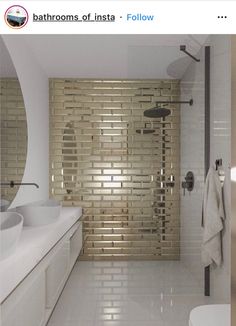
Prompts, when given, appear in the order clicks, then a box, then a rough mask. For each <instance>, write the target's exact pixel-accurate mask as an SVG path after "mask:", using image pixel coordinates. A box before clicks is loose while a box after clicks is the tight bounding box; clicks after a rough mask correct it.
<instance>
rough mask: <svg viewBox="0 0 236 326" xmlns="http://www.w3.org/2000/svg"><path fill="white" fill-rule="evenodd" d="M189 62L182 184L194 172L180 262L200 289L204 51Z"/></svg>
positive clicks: (185, 202) (183, 211) (183, 210)
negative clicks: (196, 280) (190, 172)
mask: <svg viewBox="0 0 236 326" xmlns="http://www.w3.org/2000/svg"><path fill="white" fill-rule="evenodd" d="M197 57H198V58H200V62H195V61H192V63H191V64H190V66H189V67H188V69H187V71H186V72H185V74H184V76H183V78H182V80H181V97H182V100H189V99H190V98H192V99H193V106H192V107H189V106H186V105H182V106H181V127H180V130H181V134H180V137H181V142H180V143H181V164H180V171H181V173H180V175H181V181H184V178H185V176H186V173H187V172H188V171H192V172H193V173H194V179H195V184H194V189H193V191H192V192H191V193H190V194H189V193H188V192H187V191H186V194H185V196H184V195H183V190H182V188H181V190H180V191H181V206H180V216H181V260H182V261H183V262H184V264H185V265H186V267H187V268H189V270H190V271H191V273H192V274H193V276H194V277H195V278H196V279H198V280H199V283H200V285H201V286H202V288H203V267H202V264H201V241H202V229H201V218H202V197H203V187H204V94H205V93H204V49H202V50H201V51H200V52H199V53H198V54H197Z"/></svg>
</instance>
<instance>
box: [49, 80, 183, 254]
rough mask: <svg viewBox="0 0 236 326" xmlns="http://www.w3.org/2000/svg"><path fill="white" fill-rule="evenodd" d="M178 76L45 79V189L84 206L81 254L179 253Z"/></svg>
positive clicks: (69, 201) (67, 201)
mask: <svg viewBox="0 0 236 326" xmlns="http://www.w3.org/2000/svg"><path fill="white" fill-rule="evenodd" d="M179 100H180V84H179V80H80V79H51V81H50V123H51V125H50V126H51V127H50V130H51V138H50V146H51V147H50V153H51V194H52V195H53V196H54V197H56V198H57V199H59V200H61V201H62V202H63V204H64V205H66V206H82V207H83V209H84V212H83V236H84V246H83V252H82V254H81V257H80V258H81V259H85V260H90V259H94V260H96V259H108V260H110V259H147V260H150V259H151V260H166V259H167V260H169V259H170V260H176V259H179V255H180V216H179V168H180V167H179V160H180V158H179V143H180V130H179V125H180V108H179V104H170V105H168V108H169V109H170V111H171V113H170V115H169V116H166V117H163V118H160V117H159V118H148V117H145V116H144V111H145V110H147V109H149V108H152V107H153V106H154V105H155V102H157V101H179Z"/></svg>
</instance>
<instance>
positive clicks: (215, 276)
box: [181, 35, 231, 302]
mask: <svg viewBox="0 0 236 326" xmlns="http://www.w3.org/2000/svg"><path fill="white" fill-rule="evenodd" d="M206 45H210V47H211V87H210V88H211V93H210V100H211V130H210V137H211V144H210V160H211V164H213V165H214V163H215V160H216V159H218V158H222V159H223V168H224V171H225V173H226V179H225V184H224V189H223V191H224V197H225V211H226V223H225V230H224V232H223V257H224V262H223V265H222V267H220V268H214V267H212V268H211V289H210V290H211V297H212V299H213V301H217V302H229V301H230V214H229V212H230V182H229V177H230V175H229V172H230V171H229V165H230V123H231V70H230V69H231V68H230V62H231V61H230V37H229V36H224V35H216V36H211V37H209V39H208V40H207V43H206ZM181 86H182V87H181V91H182V98H183V99H186V97H187V98H188V97H190V96H191V95H192V97H193V99H194V106H193V108H192V109H190V110H189V109H188V108H186V107H182V108H181V177H182V179H183V178H184V175H185V173H186V172H187V170H192V171H193V172H194V174H195V177H196V185H195V188H194V190H193V192H192V193H191V196H188V195H186V196H185V197H184V196H183V195H182V196H181V259H182V261H183V262H184V263H185V264H186V266H187V267H188V268H189V269H190V270H191V272H192V274H193V275H194V277H195V278H198V279H199V281H200V282H201V284H203V266H202V264H201V256H200V253H201V240H202V230H201V227H200V224H201V214H202V211H201V210H202V194H203V180H204V48H203V49H202V53H201V62H200V63H195V62H192V63H191V65H190V66H189V68H188V70H187V71H186V73H185V75H184V77H183V79H182V82H181Z"/></svg>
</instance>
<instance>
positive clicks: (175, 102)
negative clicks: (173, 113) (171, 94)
mask: <svg viewBox="0 0 236 326" xmlns="http://www.w3.org/2000/svg"><path fill="white" fill-rule="evenodd" d="M156 104H189V105H193V99H191V100H189V101H157V102H156Z"/></svg>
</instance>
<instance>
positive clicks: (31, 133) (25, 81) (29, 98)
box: [2, 35, 49, 207]
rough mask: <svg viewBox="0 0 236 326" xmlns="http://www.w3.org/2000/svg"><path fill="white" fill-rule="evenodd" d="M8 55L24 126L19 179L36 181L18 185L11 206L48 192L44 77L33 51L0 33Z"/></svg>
mask: <svg viewBox="0 0 236 326" xmlns="http://www.w3.org/2000/svg"><path fill="white" fill-rule="evenodd" d="M2 37H3V40H4V42H5V45H6V47H7V49H8V51H9V53H10V55H11V58H12V61H13V63H14V65H15V69H16V72H17V75H18V78H19V81H20V84H21V88H22V93H23V97H24V102H25V108H26V116H27V126H28V151H27V159H26V166H25V172H24V176H23V179H22V182H36V183H37V184H38V185H39V189H36V187H33V186H21V187H20V188H19V191H18V193H17V195H16V197H15V199H14V201H13V203H12V205H11V206H12V207H15V206H17V205H21V204H24V203H27V202H31V201H37V200H41V199H46V198H48V195H49V104H48V98H49V96H48V92H49V90H48V89H49V87H48V78H47V76H46V75H45V73H44V72H43V70H42V69H41V67H40V65H39V64H38V62H37V61H36V60H35V58H34V56H33V54H32V53H31V51H30V50H29V48H28V47H27V45H26V44H25V43H24V41H23V40H22V39H20V38H18V37H17V36H12V35H4V36H2Z"/></svg>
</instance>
